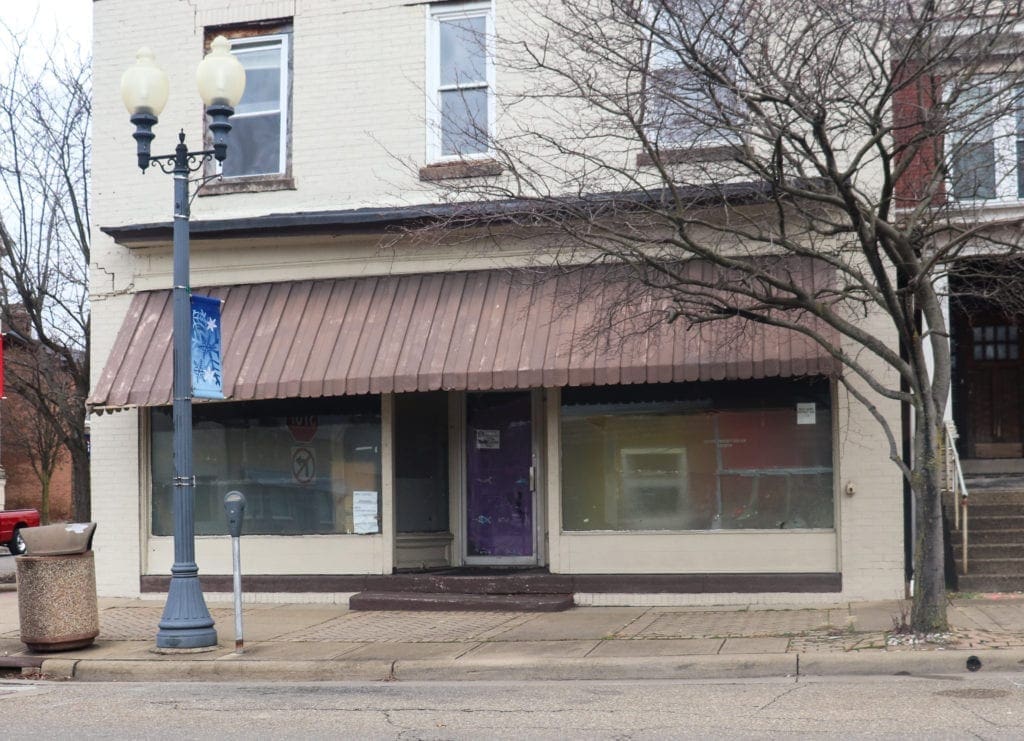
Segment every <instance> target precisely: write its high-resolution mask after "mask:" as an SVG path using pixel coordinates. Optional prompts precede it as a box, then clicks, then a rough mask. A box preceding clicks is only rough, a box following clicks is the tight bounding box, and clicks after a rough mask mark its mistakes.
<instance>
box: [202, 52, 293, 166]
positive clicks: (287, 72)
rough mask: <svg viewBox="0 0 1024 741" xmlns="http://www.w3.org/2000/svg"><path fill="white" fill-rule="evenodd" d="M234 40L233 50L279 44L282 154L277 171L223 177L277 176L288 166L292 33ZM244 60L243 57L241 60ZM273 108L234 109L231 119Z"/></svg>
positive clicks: (242, 117) (229, 144)
mask: <svg viewBox="0 0 1024 741" xmlns="http://www.w3.org/2000/svg"><path fill="white" fill-rule="evenodd" d="M230 41H231V51H232V53H236V52H238V51H243V50H244V49H245V48H246V47H255V48H261V47H271V48H272V47H273V46H278V53H279V55H280V58H281V65H280V70H281V80H280V91H281V94H280V97H279V99H278V111H279V112H280V115H281V128H280V130H279V132H278V136H279V138H280V148H279V152H280V157H279V160H278V163H277V171H276V172H259V173H245V174H239V175H225V176H224V179H225V180H228V181H235V180H242V179H243V178H260V177H275V176H279V175H286V174H287V168H288V148H289V139H288V131H289V119H290V116H289V115H288V114H289V107H290V106H289V101H290V100H291V85H290V84H289V83H290V82H291V79H290V77H291V69H290V68H291V65H290V63H289V60H290V59H291V53H290V48H289V44H290V43H291V34H290V33H273V34H267V35H265V36H247V37H244V38H233V39H230ZM239 61H241V60H239ZM270 112H271V111H270V110H266V111H260V112H259V113H258V114H246V113H235V114H234V115H233V116H232V117H231V120H233V121H234V120H238V119H244V118H248V117H249V116H250V115H253V116H254V115H265V114H267V113H270ZM230 148H231V141H230V138H229V139H228V149H229V151H230ZM217 171H218V172H222V171H223V166H222V165H221V164H220V163H218V165H217Z"/></svg>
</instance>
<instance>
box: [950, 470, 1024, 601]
mask: <svg viewBox="0 0 1024 741" xmlns="http://www.w3.org/2000/svg"><path fill="white" fill-rule="evenodd" d="M986 478H987V477H982V476H972V477H971V478H970V480H969V481H968V483H967V490H968V492H969V493H970V497H969V501H968V529H967V532H968V546H967V547H968V553H967V555H968V561H967V573H966V574H964V573H963V537H962V534H961V532H960V531H959V530H957V529H955V528H954V527H953V525H954V522H953V517H952V510H950V509H948V508H947V517H948V520H949V525H950V533H949V535H950V544H951V545H952V553H953V561H954V566H955V568H956V574H957V588H958V589H959V591H961V592H1021V591H1024V485H1022V484H1021V482H1019V481H1017V482H1014V486H1013V487H1012V488H1002V487H1001V486H999V484H1001V483H1003V482H999V483H998V484H997V482H996V481H994V480H992V479H991V478H989V479H988V480H986ZM997 487H998V488H997ZM950 504H951V503H950Z"/></svg>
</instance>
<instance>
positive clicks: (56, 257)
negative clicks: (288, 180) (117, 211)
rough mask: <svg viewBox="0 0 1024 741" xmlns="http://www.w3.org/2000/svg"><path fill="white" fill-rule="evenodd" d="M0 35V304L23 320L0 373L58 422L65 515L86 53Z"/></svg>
mask: <svg viewBox="0 0 1024 741" xmlns="http://www.w3.org/2000/svg"><path fill="white" fill-rule="evenodd" d="M0 37H2V38H0V65H2V66H3V69H4V75H3V76H2V77H0V246H2V250H3V253H2V257H0V313H2V314H3V318H4V320H5V323H7V324H8V325H11V324H17V323H18V322H19V321H20V320H21V316H20V315H19V312H24V319H25V320H26V321H27V324H28V331H27V332H26V333H25V337H24V342H25V343H26V352H25V353H24V358H23V361H24V362H21V361H19V360H15V361H14V362H10V363H8V367H7V383H8V385H9V386H11V387H12V389H14V390H15V391H16V392H17V393H18V394H19V395H21V396H22V397H23V398H24V399H25V400H26V401H27V403H29V404H30V405H31V406H32V408H33V410H34V411H35V413H36V414H37V415H38V416H39V418H40V424H42V425H44V426H48V427H49V429H51V430H55V431H59V436H60V438H61V443H62V444H63V445H64V446H65V447H66V448H67V450H68V452H69V454H70V456H71V463H72V510H73V515H74V517H75V518H76V519H79V520H86V519H88V518H89V509H90V505H89V458H88V437H87V431H86V424H85V422H86V413H85V399H86V396H87V395H88V389H89V344H88V343H89V304H88V291H87V287H88V286H87V273H88V266H89V240H90V224H89V166H90V164H89V154H90V136H91V131H90V126H91V107H90V106H91V101H90V95H91V77H90V74H91V71H90V62H89V60H88V59H87V58H84V57H82V56H81V55H80V54H78V53H75V52H69V53H68V56H67V57H58V56H57V52H51V53H50V55H49V56H48V57H47V58H45V60H43V61H41V62H40V63H38V64H36V63H34V53H33V50H32V48H31V47H30V46H29V44H28V43H27V38H28V36H27V34H24V33H22V34H19V33H16V32H14V31H12V30H11V29H9V28H6V27H3V26H0ZM42 368H46V369H49V370H53V369H56V372H55V373H51V372H49V370H48V371H47V372H45V373H44V372H41V369H42ZM56 379H59V381H57V380H56ZM44 381H45V382H44Z"/></svg>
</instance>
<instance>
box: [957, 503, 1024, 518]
mask: <svg viewBox="0 0 1024 741" xmlns="http://www.w3.org/2000/svg"><path fill="white" fill-rule="evenodd" d="M1022 515H1024V504H1005V503H1003V504H999V503H996V504H993V503H990V502H973V501H972V502H971V503H970V505H969V506H968V512H967V516H968V517H970V518H971V519H973V518H975V517H1015V516H1016V517H1020V516H1022Z"/></svg>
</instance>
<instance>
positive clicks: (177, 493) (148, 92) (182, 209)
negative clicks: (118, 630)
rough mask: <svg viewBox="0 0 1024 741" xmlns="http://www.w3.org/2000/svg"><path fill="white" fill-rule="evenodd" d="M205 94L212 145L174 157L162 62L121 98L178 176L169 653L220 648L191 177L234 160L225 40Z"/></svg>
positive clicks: (234, 96) (138, 66)
mask: <svg viewBox="0 0 1024 741" xmlns="http://www.w3.org/2000/svg"><path fill="white" fill-rule="evenodd" d="M196 82H197V84H198V87H199V95H200V97H201V98H202V99H203V103H204V104H205V105H206V113H207V115H208V116H209V118H210V124H209V127H210V134H211V137H212V139H213V142H212V144H213V148H212V149H204V150H200V151H197V152H189V151H188V147H187V146H186V145H185V132H184V131H181V132H180V133H179V134H178V145H177V146H176V147H175V149H174V154H168V155H158V156H155V157H154V156H153V155H152V154H151V153H150V150H151V145H152V142H153V139H154V137H155V134H154V133H153V127H154V126H155V125H156V123H157V121H158V120H159V116H160V114H161V113H162V112H163V109H164V106H165V105H166V104H167V96H168V90H169V86H168V84H167V75H166V74H165V73H164V71H163V70H162V69H160V68H159V67H158V66H157V65H156V61H155V59H154V57H153V52H152V51H150V50H149V49H148V48H145V47H143V48H142V49H139V52H138V54H137V55H136V62H135V64H134V65H133V66H132V67H130V68H129V69H128V70H127V71H126V72H125V73H124V75H123V76H122V77H121V97H122V99H123V100H124V104H125V107H126V108H127V109H128V113H129V114H130V115H131V119H130V120H131V122H132V123H133V124H134V125H135V133H134V134H133V135H132V136H133V137H134V138H135V141H136V149H137V154H138V163H139V168H140V169H141V170H142V171H143V173H145V172H146V170H147V169H149V167H150V165H152V164H154V163H156V164H157V165H158V166H159V167H160V169H161V170H162V171H163V172H165V173H167V174H170V175H173V176H174V325H173V338H174V367H173V379H174V380H173V387H174V406H173V412H172V414H173V421H174V482H173V483H174V565H173V566H172V567H171V584H170V587H169V588H168V591H167V604H166V606H165V607H164V613H163V617H162V618H161V619H160V624H159V629H158V631H157V634H156V645H157V647H158V648H164V649H176V648H180V649H193V648H205V647H208V646H215V645H217V631H216V629H215V628H214V627H213V618H212V617H211V616H210V611H209V610H208V609H207V607H206V602H205V600H204V599H203V592H202V588H201V587H200V585H199V567H198V566H197V565H196V561H195V520H194V511H195V476H194V475H193V473H192V367H191V366H192V360H191V354H192V353H191V350H192V348H191V341H190V335H191V310H190V306H189V224H188V222H189V188H188V185H189V179H188V178H189V173H192V172H195V171H196V170H199V169H200V168H202V167H203V166H204V164H205V163H206V162H208V161H209V160H210V159H215V160H217V161H218V162H223V161H224V159H225V157H227V150H228V132H230V131H231V124H230V123H229V121H228V119H229V118H230V117H231V116H232V114H234V112H235V106H236V105H238V102H239V101H240V100H241V99H242V93H243V91H244V90H245V69H244V68H243V67H242V65H241V63H240V62H239V61H238V60H237V59H235V57H234V56H233V55H232V54H231V44H230V42H228V40H227V39H226V38H224V37H223V36H218V37H217V38H216V39H214V41H213V44H211V49H210V53H209V54H207V55H206V57H205V58H204V59H203V61H202V62H200V64H199V68H198V69H197V70H196Z"/></svg>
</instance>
